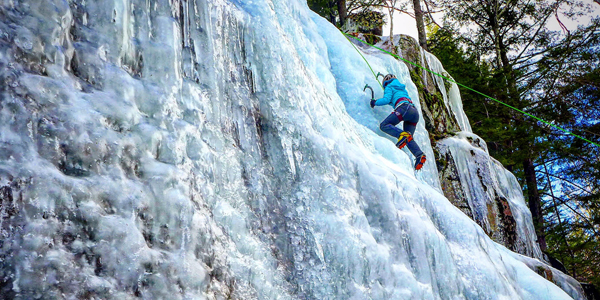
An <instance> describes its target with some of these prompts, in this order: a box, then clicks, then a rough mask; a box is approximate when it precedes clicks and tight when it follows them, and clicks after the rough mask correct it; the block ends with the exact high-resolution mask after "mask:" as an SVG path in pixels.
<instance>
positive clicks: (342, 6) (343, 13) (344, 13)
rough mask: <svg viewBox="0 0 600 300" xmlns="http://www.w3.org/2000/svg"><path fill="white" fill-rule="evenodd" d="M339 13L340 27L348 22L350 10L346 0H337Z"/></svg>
mask: <svg viewBox="0 0 600 300" xmlns="http://www.w3.org/2000/svg"><path fill="white" fill-rule="evenodd" d="M337 7H338V14H339V15H340V28H342V27H344V25H345V24H346V18H347V17H348V10H347V8H346V0H338V1H337Z"/></svg>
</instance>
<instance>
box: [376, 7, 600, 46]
mask: <svg viewBox="0 0 600 300" xmlns="http://www.w3.org/2000/svg"><path fill="white" fill-rule="evenodd" d="M583 2H585V3H590V4H592V7H595V11H594V13H593V14H594V15H595V16H600V4H598V3H597V2H594V1H593V0H584V1H583ZM409 6H410V7H411V8H412V5H409ZM443 16H444V15H443V13H437V14H434V15H433V17H434V18H435V19H436V22H438V24H440V25H441V23H442V18H443ZM559 17H560V20H561V22H563V24H565V26H566V27H567V28H568V29H569V30H575V29H577V26H578V25H586V24H587V22H589V20H590V19H589V18H582V19H580V20H576V21H571V20H569V19H567V18H566V17H565V16H561V15H559ZM386 21H388V23H389V20H386ZM549 27H550V28H551V29H553V30H561V28H560V26H559V24H558V22H557V21H556V18H552V19H551V21H550V23H549ZM389 34H390V26H389V24H386V25H384V27H383V35H389ZM394 34H405V35H409V36H412V37H413V38H415V39H418V34H417V23H416V22H415V19H414V18H412V17H410V16H409V15H407V14H402V13H399V12H396V13H395V14H394Z"/></svg>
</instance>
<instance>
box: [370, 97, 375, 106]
mask: <svg viewBox="0 0 600 300" xmlns="http://www.w3.org/2000/svg"><path fill="white" fill-rule="evenodd" d="M373 107H375V99H371V108H373Z"/></svg>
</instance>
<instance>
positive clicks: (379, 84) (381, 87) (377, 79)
mask: <svg viewBox="0 0 600 300" xmlns="http://www.w3.org/2000/svg"><path fill="white" fill-rule="evenodd" d="M338 29H339V28H338ZM340 31H341V30H340ZM341 32H342V33H343V34H344V36H346V33H345V32H343V31H341ZM352 37H353V36H352ZM346 39H347V40H348V42H350V39H349V38H348V37H347V36H346ZM350 44H351V45H352V47H354V50H356V52H358V54H360V57H362V59H363V60H364V61H365V62H366V63H367V66H369V69H371V73H373V76H375V80H376V81H377V83H379V86H381V89H383V85H382V84H381V82H379V79H378V78H377V75H375V71H373V68H371V64H369V62H368V61H367V59H366V58H365V57H364V56H363V55H362V53H360V51H358V49H357V48H356V46H354V44H353V43H352V42H350Z"/></svg>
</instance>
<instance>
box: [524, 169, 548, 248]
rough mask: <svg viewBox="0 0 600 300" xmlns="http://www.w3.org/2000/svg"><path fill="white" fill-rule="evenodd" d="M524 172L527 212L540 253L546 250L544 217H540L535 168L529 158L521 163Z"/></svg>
mask: <svg viewBox="0 0 600 300" xmlns="http://www.w3.org/2000/svg"><path fill="white" fill-rule="evenodd" d="M523 169H524V171H525V181H526V182H527V195H528V198H529V210H530V211H531V218H532V219H533V226H535V233H536V234H537V237H538V244H539V245H540V249H541V250H542V251H546V249H547V248H548V247H547V245H546V236H545V235H544V216H543V215H542V202H541V199H540V194H539V192H538V187H537V178H536V177H535V167H534V165H533V161H532V160H531V158H527V159H525V160H524V161H523Z"/></svg>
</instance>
